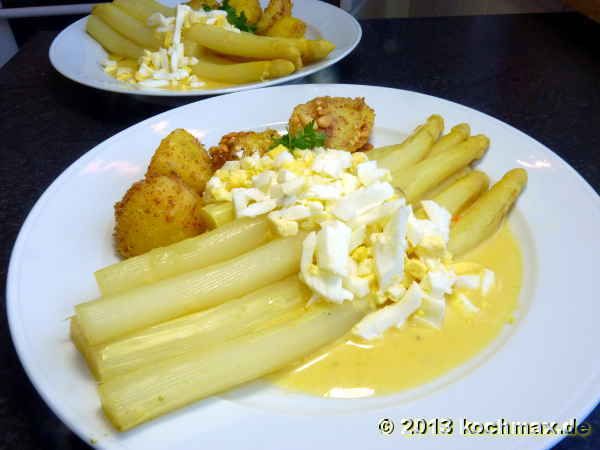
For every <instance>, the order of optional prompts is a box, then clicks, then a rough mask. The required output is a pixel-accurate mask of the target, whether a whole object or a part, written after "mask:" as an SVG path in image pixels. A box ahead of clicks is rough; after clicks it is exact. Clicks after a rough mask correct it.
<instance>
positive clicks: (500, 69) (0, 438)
mask: <svg viewBox="0 0 600 450" xmlns="http://www.w3.org/2000/svg"><path fill="white" fill-rule="evenodd" d="M362 26H363V30H364V37H363V40H362V42H361V43H360V45H359V46H358V48H357V49H356V51H354V52H353V54H352V55H351V56H349V57H348V58H347V59H346V60H344V61H342V62H341V63H339V64H338V65H336V66H335V67H333V68H330V69H328V70H326V71H323V72H321V73H319V74H316V75H314V76H311V77H309V78H308V80H306V81H307V82H340V83H359V84H372V85H381V86H390V87H397V88H403V89H411V90H416V91H420V92H424V93H427V94H431V95H435V96H439V97H443V98H446V99H449V100H453V101H456V102H459V103H462V104H464V105H467V106H470V107H473V108H476V109H478V110H480V111H483V112H485V113H488V114H490V115H492V116H495V117H497V118H499V119H501V120H503V121H506V122H508V123H509V124H511V125H513V126H515V127H517V128H519V129H521V130H522V131H524V132H525V133H527V134H529V135H531V136H533V137H534V138H535V139H538V140H539V141H541V142H542V143H543V144H545V145H547V146H548V147H549V148H551V149H552V150H554V151H555V152H556V153H558V154H559V155H560V156H562V157H563V158H564V159H565V160H566V161H567V162H569V163H570V164H571V165H572V166H573V167H575V168H576V169H577V170H578V171H579V172H580V173H581V174H582V175H583V177H584V178H585V179H586V180H587V181H588V182H589V183H590V184H591V185H592V186H593V187H594V189H595V190H596V191H598V190H599V189H600V156H599V155H600V153H599V150H600V44H599V43H600V25H598V24H595V23H593V22H591V21H589V20H587V19H585V18H583V17H581V16H579V15H576V14H547V15H519V16H488V17H455V18H436V19H397V20H371V21H364V22H362ZM55 35H56V32H41V33H40V34H38V35H37V36H36V37H35V38H34V39H32V40H31V41H29V42H28V43H27V44H26V45H25V46H24V47H23V48H22V49H21V51H20V52H19V53H18V54H17V55H16V56H15V57H14V58H13V59H12V60H11V61H10V62H9V63H8V64H7V65H6V66H4V67H3V68H2V69H0V180H1V183H2V184H1V186H2V187H1V189H0V223H1V224H2V225H1V227H2V234H1V237H0V239H1V241H0V251H1V257H2V261H1V265H0V270H1V271H2V273H1V279H2V283H3V285H2V290H1V292H2V293H4V283H5V281H6V271H7V266H8V260H9V256H10V251H11V248H12V245H13V243H14V240H15V238H16V236H17V233H18V231H19V228H20V226H21V224H22V223H23V221H24V220H25V217H26V215H27V213H28V212H29V210H30V209H31V207H32V206H33V204H34V202H35V201H36V200H37V198H38V197H39V196H40V195H41V194H42V192H43V191H44V189H45V188H46V187H47V186H48V185H49V184H50V183H51V182H52V180H53V179H54V178H55V177H57V176H58V175H59V174H60V173H61V172H62V171H63V170H64V169H65V168H66V167H67V166H68V165H69V164H71V163H72V162H73V161H75V160H76V159H77V158H78V157H79V156H80V155H82V154H83V153H84V152H86V151H87V150H89V149H91V148H92V147H93V146H95V145H96V144H98V143H100V142H101V141H103V140H104V139H106V138H108V137H110V136H112V135H113V134H115V133H116V132H118V131H120V130H122V129H124V128H126V127H128V126H130V125H132V124H134V123H136V122H138V121H140V120H142V119H145V118H147V117H149V116H151V115H154V114H156V113H159V112H162V111H164V110H166V109H169V108H170V107H172V106H176V105H178V104H182V103H184V102H185V101H183V102H181V101H178V102H177V103H171V104H156V103H149V102H147V101H144V100H141V99H139V98H133V97H129V96H124V95H118V94H108V93H103V92H100V91H96V90H93V89H90V88H86V87H82V86H78V85H76V84H75V83H73V82H71V81H69V80H66V79H64V78H63V77H62V76H60V75H59V74H58V73H56V72H55V71H54V70H53V69H52V67H51V66H50V63H49V61H48V56H47V54H48V47H49V45H50V42H51V41H52V39H53V37H54V36H55ZM0 311H1V312H0V361H1V363H0V450H13V449H15V450H16V449H19V450H29V449H85V448H89V447H88V445H87V443H85V442H82V441H80V440H79V439H78V438H77V437H75V436H74V435H73V434H72V433H70V432H69V431H68V429H67V428H66V427H65V426H63V425H62V424H61V422H60V421H59V420H58V419H57V418H56V417H55V416H54V415H53V414H52V413H51V412H50V411H49V410H48V408H47V407H46V406H45V405H44V403H43V402H42V400H41V399H40V397H39V396H38V395H37V393H36V392H35V391H34V389H33V388H32V386H31V384H30V383H29V381H28V380H27V377H26V376H25V373H24V372H23V369H22V368H21V365H20V364H19V361H18V359H17V356H16V354H15V352H14V349H13V347H12V344H11V341H10V336H9V331H8V325H7V322H6V315H5V311H4V308H2V309H1V310H0ZM590 357H599V355H590ZM547 375H548V376H549V377H551V376H552V374H547ZM515 382H518V377H516V379H515ZM557 389H560V386H557ZM587 421H588V422H589V423H590V424H591V425H592V427H593V428H594V429H595V430H594V431H593V433H592V435H591V436H590V437H588V438H586V439H583V438H567V439H566V440H564V441H563V442H561V443H560V444H559V445H558V446H557V447H556V448H557V449H561V450H565V449H574V450H575V449H576V450H584V449H585V450H596V449H599V448H600V408H598V407H597V408H596V410H595V411H593V412H592V414H591V415H590V416H589V417H588V418H587ZM507 444H508V442H507ZM517 445H518V444H517ZM516 448H518V447H516ZM140 450H143V449H140Z"/></svg>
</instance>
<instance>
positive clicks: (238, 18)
mask: <svg viewBox="0 0 600 450" xmlns="http://www.w3.org/2000/svg"><path fill="white" fill-rule="evenodd" d="M216 9H220V10H222V11H225V12H226V13H227V22H229V23H230V24H231V25H233V26H234V27H236V28H239V29H240V30H241V31H247V32H248V33H254V32H255V31H256V27H255V26H254V25H250V24H249V23H248V18H247V17H246V14H245V13H244V11H241V12H240V13H239V14H238V13H237V11H236V9H235V8H234V7H233V6H231V5H230V4H229V0H223V3H222V4H221V6H219V7H218V8H216ZM204 10H205V11H211V10H212V8H211V7H210V6H208V5H204Z"/></svg>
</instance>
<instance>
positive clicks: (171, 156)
mask: <svg viewBox="0 0 600 450" xmlns="http://www.w3.org/2000/svg"><path fill="white" fill-rule="evenodd" d="M212 174H213V170H212V162H211V159H210V157H209V156H208V153H207V152H206V149H205V148H204V146H203V145H202V144H201V143H200V142H198V140H197V139H196V138H195V137H194V136H192V135H191V134H190V133H188V132H187V131H185V130H183V129H181V128H178V129H176V130H173V131H172V132H171V133H169V135H168V136H167V137H166V138H164V139H163V140H162V142H161V143H160V146H159V147H158V148H157V149H156V151H155V152H154V155H153V156H152V160H151V161H150V165H149V166H148V171H147V172H146V177H154V176H158V175H166V176H177V177H179V178H180V179H181V180H182V181H183V182H184V183H185V184H187V185H188V186H189V187H191V188H192V189H194V190H195V191H196V192H198V193H202V191H203V190H204V187H205V186H206V182H207V181H208V180H209V179H210V177H211V176H212Z"/></svg>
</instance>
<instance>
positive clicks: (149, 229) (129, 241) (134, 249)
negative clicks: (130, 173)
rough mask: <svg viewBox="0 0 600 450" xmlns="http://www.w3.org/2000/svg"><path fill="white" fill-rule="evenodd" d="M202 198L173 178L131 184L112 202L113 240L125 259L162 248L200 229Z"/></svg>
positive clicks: (194, 233) (166, 177)
mask: <svg viewBox="0 0 600 450" xmlns="http://www.w3.org/2000/svg"><path fill="white" fill-rule="evenodd" d="M200 206H201V198H200V195H198V194H197V193H196V192H195V191H194V190H193V189H191V188H189V187H188V186H186V185H185V183H183V182H182V181H181V180H179V179H178V178H176V177H169V176H155V177H150V178H146V179H145V180H141V181H138V182H137V183H134V184H133V185H132V186H131V187H130V188H129V190H128V191H127V193H126V194H125V196H124V197H123V199H122V200H121V201H120V202H118V203H116V204H115V221H116V225H115V231H114V236H115V243H116V247H117V250H118V252H119V254H120V255H121V256H123V257H124V258H129V257H131V256H136V255H140V254H142V253H146V252H147V251H149V250H152V249H153V248H156V247H164V246H166V245H169V244H173V243H175V242H178V241H181V240H183V239H186V238H189V237H192V236H196V235H198V234H200V233H201V232H202V231H203V225H202V222H201V221H200V220H199V218H198V217H199V214H198V209H199V208H200Z"/></svg>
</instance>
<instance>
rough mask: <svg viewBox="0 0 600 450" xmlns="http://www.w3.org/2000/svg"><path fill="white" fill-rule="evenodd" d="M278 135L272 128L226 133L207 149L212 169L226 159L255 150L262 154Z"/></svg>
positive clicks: (229, 159)
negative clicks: (259, 130)
mask: <svg viewBox="0 0 600 450" xmlns="http://www.w3.org/2000/svg"><path fill="white" fill-rule="evenodd" d="M278 137H279V133H278V132H277V130H272V129H267V130H265V131H261V132H257V131H235V132H232V133H228V134H226V135H225V136H223V137H222V138H221V140H220V141H219V145H216V146H214V147H211V148H210V150H209V153H210V157H211V159H212V167H213V170H218V169H220V168H221V167H222V166H223V164H225V162H226V161H233V160H235V159H239V158H240V156H242V157H243V156H250V155H252V154H253V153H256V152H258V153H260V154H261V155H262V154H264V153H265V152H267V151H268V150H269V149H270V148H271V146H272V145H273V142H274V140H275V139H277V138H278Z"/></svg>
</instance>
